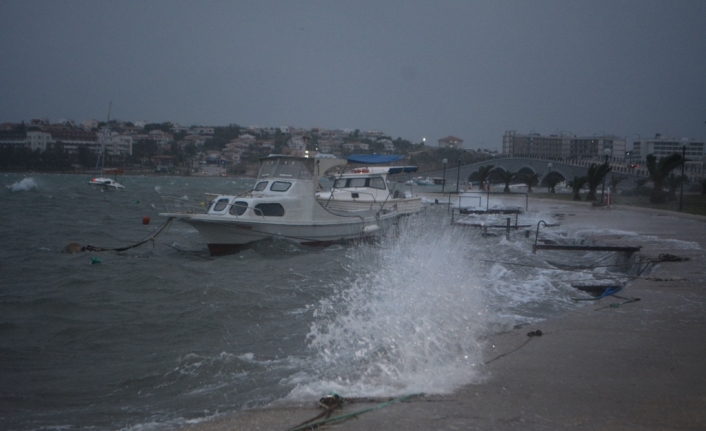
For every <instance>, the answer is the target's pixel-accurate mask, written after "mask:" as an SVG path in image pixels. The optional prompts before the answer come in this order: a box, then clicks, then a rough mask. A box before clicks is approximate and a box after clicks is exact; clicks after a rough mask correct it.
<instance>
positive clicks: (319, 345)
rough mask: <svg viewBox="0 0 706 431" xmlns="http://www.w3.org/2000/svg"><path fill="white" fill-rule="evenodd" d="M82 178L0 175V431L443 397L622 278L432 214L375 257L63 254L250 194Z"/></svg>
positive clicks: (262, 251) (407, 224)
mask: <svg viewBox="0 0 706 431" xmlns="http://www.w3.org/2000/svg"><path fill="white" fill-rule="evenodd" d="M87 181H88V178H84V177H82V176H76V175H31V176H28V175H11V174H5V175H2V176H0V184H2V186H3V187H2V188H1V190H0V220H1V221H2V223H1V224H0V232H1V233H2V239H3V240H2V245H0V428H2V429H6V430H88V429H90V430H116V429H119V430H153V429H156V430H160V429H173V428H176V427H178V426H181V425H184V424H186V423H193V422H197V421H201V420H204V419H207V418H210V417H213V416H215V415H218V414H222V413H227V412H231V411H234V410H239V409H243V408H248V407H254V406H258V405H262V404H265V403H269V402H272V401H276V400H284V401H293V402H299V401H305V400H314V399H318V398H319V397H321V396H323V395H325V394H327V393H328V392H329V391H336V392H337V393H340V394H342V395H344V396H351V397H354V396H395V395H402V394H409V393H418V392H425V393H448V392H451V391H452V390H454V389H455V388H456V387H458V386H459V385H462V384H467V383H472V382H474V381H478V380H479V379H480V378H481V377H482V373H483V371H482V367H481V363H480V349H481V347H482V340H483V339H484V338H485V337H486V336H488V335H490V334H493V333H497V332H501V331H505V330H508V329H510V328H512V327H513V326H514V325H517V324H522V323H526V322H530V321H534V320H538V319H545V318H548V317H551V316H553V315H556V314H559V313H562V312H565V311H567V310H571V309H573V308H575V307H577V306H580V305H582V303H580V302H576V301H573V300H572V298H575V297H577V296H581V294H580V293H577V291H576V290H575V289H574V288H572V287H571V284H572V283H584V282H588V283H590V282H592V281H595V280H600V279H604V278H607V279H621V278H624V277H623V276H624V274H619V273H612V272H611V269H610V268H609V267H608V266H600V265H599V266H597V268H595V269H593V270H591V271H566V270H565V268H564V269H562V268H560V267H558V266H556V265H555V262H561V263H562V265H569V266H571V265H585V264H587V263H591V262H604V263H610V262H611V256H608V255H606V254H600V253H592V254H572V255H570V256H567V255H566V254H565V253H564V254H552V253H545V254H542V255H535V254H532V253H531V245H532V242H533V241H532V239H528V238H526V237H525V236H524V235H523V234H522V231H518V232H513V233H512V234H511V235H510V236H509V237H506V236H505V235H499V236H496V237H484V236H482V235H481V230H478V229H469V228H462V227H453V226H451V225H450V216H449V215H448V211H447V208H446V207H444V206H439V205H429V206H427V207H426V211H425V212H424V213H423V214H420V215H418V216H414V217H409V218H407V219H405V220H404V221H403V222H402V223H401V225H400V230H399V234H398V235H390V236H389V237H383V238H381V239H380V241H379V242H376V243H374V244H365V245H351V246H340V245H337V246H332V247H328V248H308V247H301V246H298V245H294V244H291V243H288V242H284V241H266V242H263V243H259V244H257V245H255V246H253V247H252V248H251V249H248V250H245V251H243V252H241V253H238V254H235V255H230V256H223V257H218V258H211V257H210V256H209V255H208V252H207V249H206V246H205V244H204V243H203V242H202V240H201V237H200V235H199V234H198V232H197V231H196V230H194V229H193V228H191V227H190V226H188V225H186V224H181V223H177V222H175V223H173V224H172V225H171V226H170V227H169V230H167V231H165V232H164V233H163V234H161V235H160V236H159V237H158V238H157V240H156V241H154V243H152V242H148V243H147V244H145V245H142V246H141V247H138V248H133V249H130V250H127V251H125V252H103V253H98V252H84V253H79V254H73V255H72V254H64V253H61V250H62V248H63V247H64V246H65V245H66V244H68V243H69V242H74V241H75V242H78V243H80V244H82V245H93V246H99V247H107V248H114V247H121V246H126V245H129V244H133V243H136V242H138V241H139V240H141V239H143V238H145V237H147V236H149V235H150V234H151V233H152V232H154V231H155V229H157V227H158V226H159V225H160V224H161V223H162V222H163V220H161V219H160V217H159V216H158V213H159V212H160V211H162V210H163V205H162V200H161V197H162V196H177V197H182V198H185V199H189V200H191V201H193V202H194V203H195V204H199V203H200V202H206V201H207V200H208V196H207V195H206V194H205V193H234V192H238V191H244V190H247V189H249V187H251V185H252V183H253V181H252V180H247V179H232V178H189V177H126V178H123V179H122V181H121V182H122V183H123V184H124V185H125V186H126V190H125V191H123V192H103V191H100V190H96V189H93V188H91V186H89V185H88V183H87ZM144 216H149V217H150V218H151V220H152V222H151V223H150V224H149V225H143V224H142V219H143V217H144ZM528 216H529V217H531V218H532V221H533V223H536V221H535V220H538V219H545V220H550V219H551V217H552V215H551V214H537V213H534V214H530V215H528ZM552 232H553V233H549V235H555V236H557V237H567V236H568V237H571V236H572V235H574V234H576V233H575V232H567V231H563V230H562V229H561V228H560V227H558V228H555V229H554V230H552ZM583 233H586V232H583ZM98 261H99V262H98ZM548 262H552V263H548Z"/></svg>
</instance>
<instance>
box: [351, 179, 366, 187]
mask: <svg viewBox="0 0 706 431" xmlns="http://www.w3.org/2000/svg"><path fill="white" fill-rule="evenodd" d="M365 180H366V178H352V179H351V180H350V182H349V183H348V187H365Z"/></svg>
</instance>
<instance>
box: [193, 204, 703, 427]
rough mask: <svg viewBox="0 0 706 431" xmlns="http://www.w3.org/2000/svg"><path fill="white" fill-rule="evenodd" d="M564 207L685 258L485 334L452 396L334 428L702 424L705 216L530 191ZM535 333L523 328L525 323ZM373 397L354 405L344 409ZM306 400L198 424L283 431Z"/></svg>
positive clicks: (578, 219)
mask: <svg viewBox="0 0 706 431" xmlns="http://www.w3.org/2000/svg"><path fill="white" fill-rule="evenodd" d="M530 206H531V207H533V208H536V207H537V206H544V207H545V208H546V209H547V210H549V211H556V212H557V213H559V212H561V213H571V214H574V216H572V217H566V218H565V219H564V220H563V221H562V224H563V225H579V226H580V225H583V226H586V227H590V228H592V229H601V228H605V229H606V232H608V230H614V231H624V232H630V233H632V234H629V235H628V234H615V233H613V234H611V233H607V234H606V235H602V236H601V237H600V238H597V239H599V240H600V241H602V242H605V243H609V244H616V245H617V244H620V245H634V246H638V245H639V246H642V250H641V252H640V254H641V255H642V256H644V257H645V258H647V259H657V258H658V256H659V255H660V254H665V253H666V254H671V255H674V256H679V257H688V258H689V260H688V261H683V262H662V263H659V264H658V265H657V266H656V267H655V268H654V269H653V271H652V272H651V273H650V274H649V275H650V276H651V277H652V279H648V278H641V279H638V280H636V281H634V282H632V283H631V285H630V286H629V287H628V288H627V289H625V290H623V292H621V294H620V295H621V296H626V297H639V298H640V300H639V301H637V302H631V303H626V304H622V305H619V306H610V304H613V303H619V302H620V300H619V299H616V298H610V297H609V298H606V299H603V300H601V301H597V302H596V303H592V304H590V305H587V306H585V307H583V308H581V309H578V310H576V311H574V312H571V313H569V314H566V315H562V316H559V317H557V318H554V319H551V320H547V321H543V322H541V323H539V324H537V325H533V326H525V327H521V328H519V329H515V330H513V331H511V332H508V333H504V334H500V335H497V336H495V337H493V338H492V339H490V340H488V343H487V344H486V349H485V352H484V360H485V361H486V362H487V363H486V365H485V366H484V374H485V379H484V381H483V382H481V383H478V384H472V385H467V386H465V387H463V388H461V389H459V390H458V391H456V392H455V393H454V394H452V395H448V396H428V397H419V398H415V399H413V400H409V401H405V402H402V403H396V404H393V405H390V406H387V407H385V408H384V409H379V410H374V411H371V412H369V413H366V414H363V415H360V416H358V417H357V418H353V419H350V420H348V421H346V422H343V423H340V424H336V425H331V426H330V429H336V430H341V431H343V430H346V431H348V430H524V431H528V430H529V431H531V430H563V429H589V430H704V429H706V335H705V333H704V330H705V329H706V265H705V264H704V263H705V258H706V255H705V250H706V218H704V217H699V216H689V215H683V214H674V213H666V212H661V211H654V210H643V209H636V208H620V207H613V208H610V209H601V208H591V207H590V206H589V205H588V204H586V203H579V204H574V203H571V202H556V201H549V200H538V199H533V200H532V201H531V202H530ZM536 330H541V332H542V336H540V337H537V336H535V337H531V339H529V341H528V336H527V334H528V333H529V332H530V331H536ZM370 406H372V405H361V404H355V405H351V406H346V407H345V408H344V409H343V410H338V411H336V412H335V413H334V415H340V414H345V413H348V412H352V411H355V410H359V409H363V408H365V407H370ZM318 412H319V411H317V410H316V409H315V408H300V409H270V410H268V409H264V410H256V411H247V412H242V413H238V414H235V415H231V416H228V417H225V418H222V419H219V420H215V421H211V422H208V423H204V424H201V425H199V426H197V427H196V429H198V430H208V431H217V430H249V431H252V430H286V429H287V428H288V427H291V426H294V425H296V424H298V423H300V422H302V421H304V420H306V419H308V418H311V417H312V416H314V415H316V414H317V413H318Z"/></svg>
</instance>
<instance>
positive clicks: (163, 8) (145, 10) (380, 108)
mask: <svg viewBox="0 0 706 431" xmlns="http://www.w3.org/2000/svg"><path fill="white" fill-rule="evenodd" d="M0 52H1V53H2V61H1V62H0V122H5V121H14V122H16V121H21V120H29V119H31V118H49V119H50V120H52V121H57V120H59V119H60V118H71V119H74V120H76V121H78V122H80V121H83V120H84V119H86V118H97V119H101V120H103V119H105V116H106V115H107V110H108V104H109V102H110V101H112V103H113V115H112V117H113V118H117V119H121V120H126V121H137V120H146V121H149V122H163V121H173V122H178V123H180V124H182V125H187V126H188V125H193V124H202V125H213V126H220V125H227V124H230V123H236V124H239V125H242V126H248V125H259V126H273V127H280V126H287V125H292V126H296V127H304V128H310V127H325V128H352V129H356V128H357V129H361V130H372V129H374V130H381V131H384V132H387V133H389V134H390V135H392V137H393V138H397V137H402V138H404V139H409V140H411V141H413V142H420V141H421V139H422V137H426V138H427V140H428V141H429V142H430V143H432V144H433V145H436V141H437V140H438V139H440V138H442V137H445V136H447V135H454V136H457V137H459V138H461V139H464V140H465V147H466V148H480V147H484V148H493V149H500V146H501V142H502V134H503V133H504V131H505V130H517V131H518V132H520V133H528V132H537V133H542V134H549V133H558V132H560V131H564V132H571V133H572V134H577V135H593V134H596V135H600V134H603V133H608V134H617V135H621V136H626V137H628V138H629V140H632V139H636V138H637V136H638V134H639V135H641V137H643V138H644V137H651V136H654V134H655V133H662V134H663V135H667V136H673V137H676V138H681V137H682V136H687V137H690V138H692V139H697V140H701V141H703V140H704V139H705V138H706V124H705V121H706V1H701V0H694V1H687V0H684V1H648V0H637V1H616V0H610V1H596V0H590V1H589V0H585V1H569V0H560V1H526V0H521V1H482V2H481V1H406V0H396V1H384V0H374V1H361V0H356V1H345V2H344V1H276V2H275V1H252V2H235V1H203V0H200V1H198V2H197V1H193V2H186V1H93V0H89V1H73V0H62V1H36V0H21V1H16V0H3V1H2V2H0Z"/></svg>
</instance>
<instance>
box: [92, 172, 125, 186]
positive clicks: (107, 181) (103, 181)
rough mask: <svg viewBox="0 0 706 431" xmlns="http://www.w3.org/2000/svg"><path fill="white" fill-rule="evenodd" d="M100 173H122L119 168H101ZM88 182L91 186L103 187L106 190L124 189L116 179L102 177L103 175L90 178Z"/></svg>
mask: <svg viewBox="0 0 706 431" xmlns="http://www.w3.org/2000/svg"><path fill="white" fill-rule="evenodd" d="M101 173H105V174H111V173H114V174H115V175H117V174H122V173H123V171H122V170H120V169H105V170H102V172H101ZM88 184H90V185H92V186H99V187H103V188H105V189H108V190H110V189H113V190H123V189H125V186H123V185H122V184H120V183H119V182H117V181H116V180H114V179H112V178H109V177H103V176H101V177H95V178H91V180H90V181H89V182H88Z"/></svg>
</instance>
